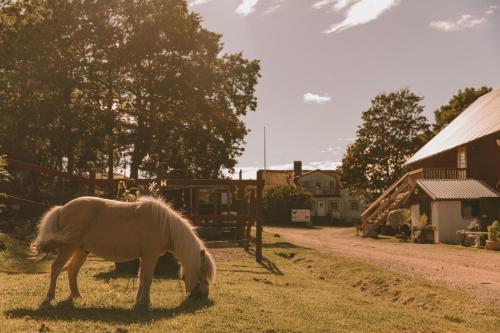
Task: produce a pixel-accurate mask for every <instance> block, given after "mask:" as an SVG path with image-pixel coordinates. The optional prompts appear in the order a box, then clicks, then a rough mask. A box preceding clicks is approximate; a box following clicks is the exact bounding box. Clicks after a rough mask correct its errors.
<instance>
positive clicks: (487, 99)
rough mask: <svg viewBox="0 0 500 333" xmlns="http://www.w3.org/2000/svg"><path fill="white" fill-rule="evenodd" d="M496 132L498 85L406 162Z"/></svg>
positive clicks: (499, 100)
mask: <svg viewBox="0 0 500 333" xmlns="http://www.w3.org/2000/svg"><path fill="white" fill-rule="evenodd" d="M495 132H500V88H497V89H495V90H493V91H491V92H489V93H487V94H486V95H483V96H481V97H480V98H478V99H477V100H476V101H475V102H474V103H472V104H471V105H470V106H469V107H468V108H467V109H465V110H464V111H463V112H462V113H461V114H460V115H459V116H458V117H457V118H455V119H454V120H453V121H452V122H451V123H450V124H448V126H446V127H445V128H444V129H443V130H442V131H441V132H439V133H438V134H437V135H436V136H435V137H433V138H432V139H431V140H430V141H429V142H427V144H426V145H424V146H423V147H422V148H420V150H419V151H417V152H416V153H415V154H414V155H413V156H412V157H410V158H409V159H408V160H407V161H406V163H405V164H411V163H414V162H417V161H419V160H422V159H425V158H428V157H431V156H434V155H436V154H439V153H441V152H444V151H447V150H450V149H453V148H455V147H458V146H461V145H463V144H466V143H468V142H471V141H474V140H477V139H479V138H482V137H484V136H486V135H489V134H492V133H495Z"/></svg>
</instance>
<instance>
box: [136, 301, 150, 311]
mask: <svg viewBox="0 0 500 333" xmlns="http://www.w3.org/2000/svg"><path fill="white" fill-rule="evenodd" d="M150 306H151V302H147V303H135V304H134V309H135V310H147V309H149V307H150Z"/></svg>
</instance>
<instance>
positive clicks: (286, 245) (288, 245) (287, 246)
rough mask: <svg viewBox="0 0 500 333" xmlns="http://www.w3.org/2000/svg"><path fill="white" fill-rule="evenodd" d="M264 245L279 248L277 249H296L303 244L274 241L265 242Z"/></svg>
mask: <svg viewBox="0 0 500 333" xmlns="http://www.w3.org/2000/svg"><path fill="white" fill-rule="evenodd" d="M262 247H264V248H271V249H272V248H277V249H295V248H299V247H301V246H297V245H295V244H292V243H288V242H274V243H265V242H264V243H263V244H262Z"/></svg>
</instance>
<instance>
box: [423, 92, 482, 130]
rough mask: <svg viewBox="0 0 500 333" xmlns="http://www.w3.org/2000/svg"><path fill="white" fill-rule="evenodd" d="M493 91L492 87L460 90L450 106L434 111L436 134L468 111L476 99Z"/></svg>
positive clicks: (449, 103) (450, 102) (446, 105)
mask: <svg viewBox="0 0 500 333" xmlns="http://www.w3.org/2000/svg"><path fill="white" fill-rule="evenodd" d="M490 91H491V88H490V87H484V86H483V87H481V88H465V89H464V90H459V91H458V92H457V93H456V94H455V95H453V97H452V98H451V99H450V101H449V102H448V104H445V105H442V106H441V107H440V108H439V109H437V110H436V111H434V117H435V118H436V123H435V124H434V125H433V127H432V129H433V132H434V133H435V134H437V133H439V132H440V131H441V130H442V129H443V128H445V127H446V125H448V124H449V123H451V122H452V121H453V119H455V118H456V117H457V116H458V115H459V114H460V113H462V111H464V110H465V109H467V108H468V107H469V106H470V105H471V104H472V103H474V102H475V100H476V99H478V98H479V97H481V96H483V95H484V94H487V93H489V92H490Z"/></svg>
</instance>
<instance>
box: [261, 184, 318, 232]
mask: <svg viewBox="0 0 500 333" xmlns="http://www.w3.org/2000/svg"><path fill="white" fill-rule="evenodd" d="M312 200H313V196H312V194H311V193H310V192H307V191H306V190H304V189H303V188H301V187H297V186H292V185H286V186H273V187H268V188H266V189H264V193H263V197H262V208H263V210H264V223H266V224H290V222H291V219H292V216H291V214H292V209H311V207H312Z"/></svg>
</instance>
